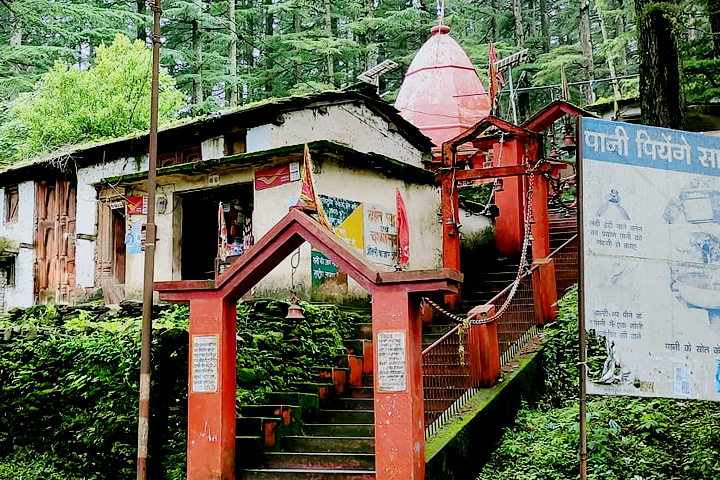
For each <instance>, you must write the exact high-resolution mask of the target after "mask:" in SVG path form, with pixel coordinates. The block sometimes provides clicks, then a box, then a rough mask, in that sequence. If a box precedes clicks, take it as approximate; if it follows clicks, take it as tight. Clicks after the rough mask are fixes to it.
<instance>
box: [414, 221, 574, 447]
mask: <svg viewBox="0 0 720 480" xmlns="http://www.w3.org/2000/svg"><path fill="white" fill-rule="evenodd" d="M550 257H552V258H553V259H554V260H555V262H554V263H555V281H556V284H557V289H558V295H560V294H562V292H564V291H565V289H566V288H567V287H568V286H570V285H572V284H573V283H575V282H577V277H578V265H577V261H578V260H577V259H578V246H577V235H575V236H573V237H572V238H570V239H569V240H567V241H566V242H565V243H564V244H563V245H561V246H560V247H558V248H557V249H556V250H554V251H553V252H552V253H551V254H550ZM537 272H538V269H537V268H536V267H533V268H532V269H530V271H528V272H526V273H525V274H524V275H523V276H522V277H520V283H519V285H518V287H517V290H516V292H515V295H514V296H513V298H512V299H511V300H510V303H509V304H508V305H507V308H506V309H505V311H504V312H503V313H502V315H500V316H499V317H498V318H497V319H496V320H495V321H496V322H497V328H498V343H499V351H500V364H501V365H505V364H507V363H508V362H509V361H510V360H511V359H512V358H513V357H514V356H515V355H516V354H517V353H518V352H519V351H520V350H521V349H522V348H523V347H524V346H525V345H526V344H527V342H528V341H529V340H530V339H531V338H532V337H533V336H535V335H536V334H537V331H538V324H539V323H540V317H539V314H538V308H537V306H536V304H535V292H534V290H533V275H536V274H537ZM512 287H513V284H512V283H511V284H510V285H508V286H507V287H506V288H505V289H504V290H502V291H501V292H500V293H498V294H497V295H495V297H493V298H492V299H491V300H490V301H488V302H487V303H486V305H495V306H496V307H497V308H499V307H500V306H501V305H504V304H505V302H507V300H508V297H509V295H510V294H511V291H512ZM462 328H463V327H462V325H457V326H455V327H454V328H453V329H452V330H450V331H449V332H447V333H446V334H445V335H443V336H442V337H441V338H439V339H438V340H436V341H435V342H434V343H433V344H432V345H430V346H428V347H427V348H426V349H425V350H423V352H422V362H423V395H424V402H425V425H426V429H425V438H428V437H430V436H431V435H433V434H434V433H435V432H436V431H437V430H438V429H439V428H440V427H441V426H442V425H443V424H444V423H445V422H446V421H447V419H448V418H450V417H451V416H453V415H455V414H456V413H458V412H459V411H460V409H461V408H462V407H463V405H464V404H465V403H466V402H467V401H468V400H469V399H470V398H471V397H472V396H473V395H474V394H475V392H476V391H477V388H478V385H477V384H475V383H474V381H473V375H472V366H471V365H470V363H469V358H470V355H469V351H468V337H469V335H467V334H462V335H461V333H463V332H462Z"/></svg>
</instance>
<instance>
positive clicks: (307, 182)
mask: <svg viewBox="0 0 720 480" xmlns="http://www.w3.org/2000/svg"><path fill="white" fill-rule="evenodd" d="M301 180H302V190H301V191H300V199H299V200H298V203H297V205H298V207H300V208H301V209H302V210H304V211H306V212H311V213H316V214H317V220H318V222H320V224H321V225H323V226H325V227H327V228H328V229H329V230H330V231H333V228H332V226H331V225H330V222H329V221H328V219H327V216H326V215H325V209H324V208H323V206H322V202H321V201H320V197H319V196H318V195H317V189H316V188H315V181H314V180H313V177H312V159H311V158H310V149H309V148H308V145H307V143H306V144H305V151H304V153H303V171H302V174H301Z"/></svg>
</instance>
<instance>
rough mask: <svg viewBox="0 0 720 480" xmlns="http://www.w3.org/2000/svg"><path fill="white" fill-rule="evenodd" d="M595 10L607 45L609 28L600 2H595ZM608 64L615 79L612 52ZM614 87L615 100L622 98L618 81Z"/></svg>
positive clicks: (598, 0)
mask: <svg viewBox="0 0 720 480" xmlns="http://www.w3.org/2000/svg"><path fill="white" fill-rule="evenodd" d="M595 10H596V11H597V15H598V21H599V22H600V32H601V33H602V38H603V43H607V41H608V34H607V26H606V25H605V15H604V14H603V11H602V9H601V7H600V0H595ZM607 64H608V69H609V70H610V77H611V78H613V79H614V78H615V77H616V76H617V75H616V73H615V59H614V58H613V57H611V56H610V52H608V54H607ZM612 87H613V94H614V95H615V99H618V98H620V85H619V84H618V81H617V80H613V81H612Z"/></svg>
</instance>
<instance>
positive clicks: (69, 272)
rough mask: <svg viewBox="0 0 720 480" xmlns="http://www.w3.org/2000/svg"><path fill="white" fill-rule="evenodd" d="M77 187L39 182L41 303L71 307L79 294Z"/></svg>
mask: <svg viewBox="0 0 720 480" xmlns="http://www.w3.org/2000/svg"><path fill="white" fill-rule="evenodd" d="M76 190H77V189H76V183H75V182H74V181H68V180H57V181H54V182H52V181H51V182H38V184H37V196H36V211H37V227H36V235H35V252H36V260H35V294H36V297H37V300H38V302H39V303H69V302H71V301H72V297H73V293H74V291H75V223H76V207H77V194H76Z"/></svg>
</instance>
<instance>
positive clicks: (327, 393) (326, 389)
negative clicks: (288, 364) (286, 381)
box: [290, 382, 335, 401]
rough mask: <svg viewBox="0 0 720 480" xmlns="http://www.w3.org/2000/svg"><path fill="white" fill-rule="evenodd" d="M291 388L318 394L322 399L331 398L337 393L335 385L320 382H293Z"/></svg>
mask: <svg viewBox="0 0 720 480" xmlns="http://www.w3.org/2000/svg"><path fill="white" fill-rule="evenodd" d="M290 388H292V389H293V390H297V391H298V392H303V393H312V394H315V395H318V396H319V397H320V400H321V401H324V400H328V399H330V398H331V397H332V396H333V395H335V385H333V384H332V383H320V382H291V383H290Z"/></svg>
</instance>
